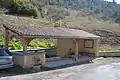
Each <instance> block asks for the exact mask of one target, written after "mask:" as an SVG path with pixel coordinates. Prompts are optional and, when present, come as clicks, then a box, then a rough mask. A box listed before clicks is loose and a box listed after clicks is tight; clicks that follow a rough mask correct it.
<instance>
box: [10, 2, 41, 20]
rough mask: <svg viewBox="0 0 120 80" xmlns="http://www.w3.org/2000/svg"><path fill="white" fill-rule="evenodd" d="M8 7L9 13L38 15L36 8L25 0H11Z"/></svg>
mask: <svg viewBox="0 0 120 80" xmlns="http://www.w3.org/2000/svg"><path fill="white" fill-rule="evenodd" d="M9 9H10V13H14V14H18V15H28V16H34V17H35V18H36V17H39V16H40V12H39V10H38V8H37V7H36V6H34V5H33V4H32V3H30V2H29V1H27V0H12V1H11V6H10V7H9Z"/></svg>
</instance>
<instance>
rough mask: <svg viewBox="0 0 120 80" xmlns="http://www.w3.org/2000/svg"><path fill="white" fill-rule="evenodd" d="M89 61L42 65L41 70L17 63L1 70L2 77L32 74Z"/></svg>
mask: <svg viewBox="0 0 120 80" xmlns="http://www.w3.org/2000/svg"><path fill="white" fill-rule="evenodd" d="M88 63H91V62H84V63H78V64H72V65H64V66H60V67H56V68H47V67H41V69H40V70H35V69H33V68H29V69H24V68H22V67H20V66H16V65H15V66H14V67H12V68H9V69H2V70H0V77H7V76H16V75H24V74H32V73H38V72H44V71H50V70H56V69H62V68H67V67H73V66H77V65H82V64H88Z"/></svg>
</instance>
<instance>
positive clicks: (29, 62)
mask: <svg viewBox="0 0 120 80" xmlns="http://www.w3.org/2000/svg"><path fill="white" fill-rule="evenodd" d="M13 62H14V64H16V65H19V66H21V67H23V68H31V67H34V66H37V65H44V64H45V51H40V52H30V53H26V54H13Z"/></svg>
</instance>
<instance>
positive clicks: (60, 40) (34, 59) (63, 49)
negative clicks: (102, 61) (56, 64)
mask: <svg viewBox="0 0 120 80" xmlns="http://www.w3.org/2000/svg"><path fill="white" fill-rule="evenodd" d="M4 28H5V47H6V48H8V41H9V38H10V37H11V36H15V37H17V38H19V39H20V40H21V41H22V45H23V54H22V55H21V54H18V55H15V56H14V59H15V60H14V62H15V64H18V65H20V66H22V67H23V68H26V67H33V66H34V65H36V64H41V65H44V64H45V52H44V51H38V52H28V51H27V45H28V44H29V43H30V42H31V41H32V40H33V39H35V38H47V39H57V42H56V43H57V44H56V48H57V55H58V56H60V57H68V56H69V55H72V54H73V55H75V60H77V59H78V56H79V55H84V54H85V53H91V54H93V55H94V56H98V46H99V38H100V37H99V36H96V35H93V34H90V33H88V32H85V31H83V30H76V29H69V28H58V27H57V28H54V27H29V26H23V25H17V24H14V25H13V24H4ZM38 58H40V59H38ZM38 62H39V63H38Z"/></svg>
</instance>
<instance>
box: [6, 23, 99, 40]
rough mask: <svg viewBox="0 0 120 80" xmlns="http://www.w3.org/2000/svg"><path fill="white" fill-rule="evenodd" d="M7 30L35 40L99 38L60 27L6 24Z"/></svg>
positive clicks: (80, 31)
mask: <svg viewBox="0 0 120 80" xmlns="http://www.w3.org/2000/svg"><path fill="white" fill-rule="evenodd" d="M4 27H5V28H6V29H9V30H11V31H12V32H14V33H16V34H19V35H22V36H24V37H33V38H87V39H89V38H99V36H96V35H94V34H91V33H88V32H85V31H83V30H77V29H69V28H60V27H56V28H55V27H29V26H23V25H11V24H9V25H8V24H4Z"/></svg>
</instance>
